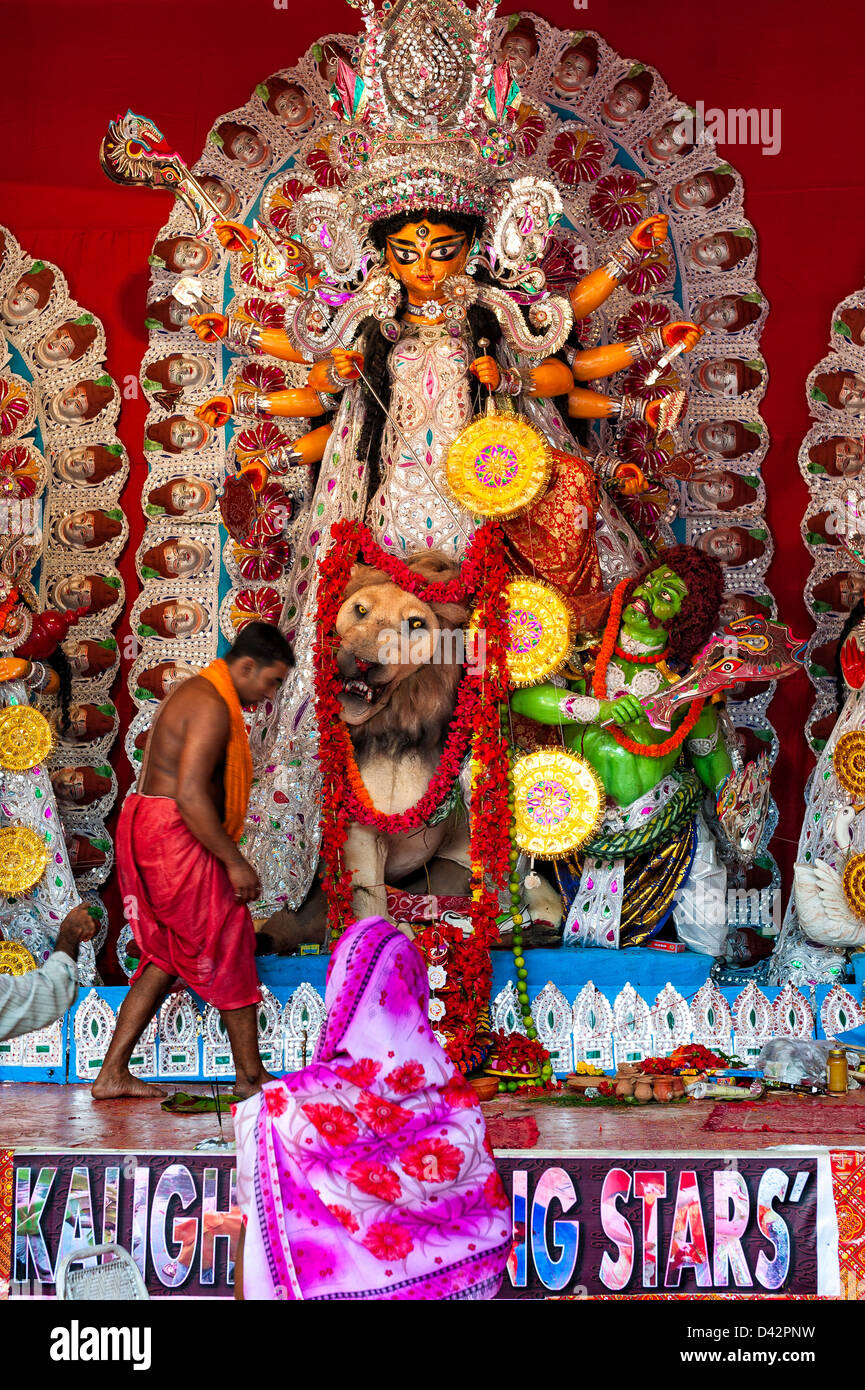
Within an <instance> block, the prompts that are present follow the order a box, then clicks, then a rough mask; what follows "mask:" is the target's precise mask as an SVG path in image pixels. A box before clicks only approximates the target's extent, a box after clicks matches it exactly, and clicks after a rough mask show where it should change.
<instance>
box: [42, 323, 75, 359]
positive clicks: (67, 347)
mask: <svg viewBox="0 0 865 1390" xmlns="http://www.w3.org/2000/svg"><path fill="white" fill-rule="evenodd" d="M39 347H40V350H41V356H42V358H43V359H44V360H45V361H46V362H66V361H68V359H69V358H70V357H71V356H72V354H73V352H74V351H75V343H74V341H73V338H72V334H71V333H70V332H69V329H68V328H66V327H65V326H61V327H60V328H55V329H54V330H53V331H52V332H51V333H46V335H45V337H44V338H43V339H42V342H41V343H40V344H39Z"/></svg>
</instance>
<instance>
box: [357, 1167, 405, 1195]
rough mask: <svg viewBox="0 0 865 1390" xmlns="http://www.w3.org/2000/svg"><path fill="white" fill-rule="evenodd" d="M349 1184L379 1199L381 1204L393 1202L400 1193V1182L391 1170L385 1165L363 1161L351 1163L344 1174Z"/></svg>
mask: <svg viewBox="0 0 865 1390" xmlns="http://www.w3.org/2000/svg"><path fill="white" fill-rule="evenodd" d="M346 1177H347V1178H348V1180H349V1182H350V1183H353V1184H354V1186H355V1187H359V1188H360V1190H361V1192H365V1193H366V1194H367V1196H369V1197H380V1198H381V1200H382V1201H383V1202H395V1201H396V1199H397V1197H399V1195H400V1193H401V1192H402V1187H401V1185H400V1180H399V1178H398V1177H397V1175H396V1173H395V1172H394V1171H393V1169H392V1168H388V1166H387V1164H385V1163H375V1162H373V1161H372V1160H371V1159H363V1160H361V1161H359V1162H358V1163H353V1164H352V1166H351V1167H350V1168H349V1170H348V1172H347V1173H346Z"/></svg>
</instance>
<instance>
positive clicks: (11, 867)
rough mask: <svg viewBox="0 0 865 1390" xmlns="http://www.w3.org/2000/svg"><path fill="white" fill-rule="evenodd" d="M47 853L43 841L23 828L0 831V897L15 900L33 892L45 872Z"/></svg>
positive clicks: (6, 828)
mask: <svg viewBox="0 0 865 1390" xmlns="http://www.w3.org/2000/svg"><path fill="white" fill-rule="evenodd" d="M47 863H48V850H47V848H46V845H45V842H44V840H42V839H41V838H40V836H39V835H37V834H36V831H35V830H30V829H29V827H28V826H26V825H8V826H5V827H4V828H3V829H2V830H0V893H5V895H6V897H7V898H19V897H21V895H22V894H23V893H29V892H30V889H31V888H35V886H36V884H37V883H38V882H39V880H40V878H41V877H42V875H43V874H44V872H45V866H46V865H47Z"/></svg>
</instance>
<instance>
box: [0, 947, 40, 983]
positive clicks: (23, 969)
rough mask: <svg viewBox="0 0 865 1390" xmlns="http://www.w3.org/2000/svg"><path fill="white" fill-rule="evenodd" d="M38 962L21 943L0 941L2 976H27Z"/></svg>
mask: <svg viewBox="0 0 865 1390" xmlns="http://www.w3.org/2000/svg"><path fill="white" fill-rule="evenodd" d="M35 969H36V961H35V960H34V958H33V956H31V954H30V952H29V951H28V950H27V947H26V946H22V945H21V942H20V941H0V975H26V974H27V972H28V971H29V970H35Z"/></svg>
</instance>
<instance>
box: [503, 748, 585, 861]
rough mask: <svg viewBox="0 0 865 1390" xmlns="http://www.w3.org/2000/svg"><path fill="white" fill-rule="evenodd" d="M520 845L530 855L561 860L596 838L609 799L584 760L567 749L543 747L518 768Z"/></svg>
mask: <svg viewBox="0 0 865 1390" xmlns="http://www.w3.org/2000/svg"><path fill="white" fill-rule="evenodd" d="M513 781H514V821H515V829H516V842H517V844H518V845H519V847H520V849H521V850H524V851H525V853H526V854H533V855H535V856H536V857H537V858H540V859H558V858H559V857H560V856H561V855H564V854H570V853H571V852H572V851H573V850H575V849H579V847H580V845H582V844H584V843H585V841H586V840H588V839H590V838H591V836H592V835H594V833H595V831H596V830H597V829H598V826H599V825H600V823H601V820H602V819H603V815H604V810H605V808H606V795H605V793H604V786H603V783H602V782H601V779H600V777H599V776H598V774H597V773H596V772H595V769H594V768H593V767H592V766H591V764H590V763H588V762H586V760H585V758H578V757H577V756H576V755H575V754H574V753H566V752H565V751H564V749H562V748H541V749H539V751H538V752H536V753H528V754H526V755H525V757H522V758H518V759H517V761H516V763H515V764H514V775H513Z"/></svg>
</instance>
